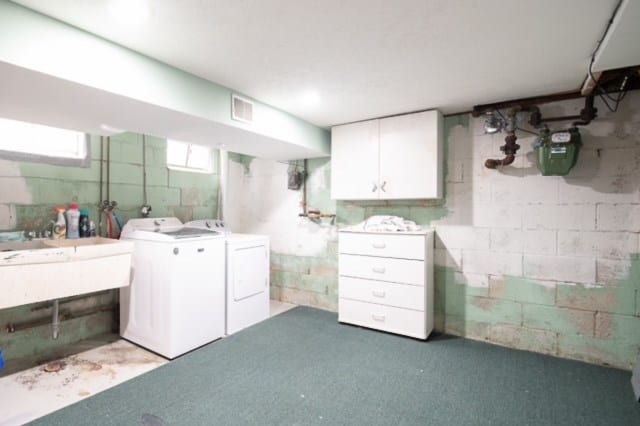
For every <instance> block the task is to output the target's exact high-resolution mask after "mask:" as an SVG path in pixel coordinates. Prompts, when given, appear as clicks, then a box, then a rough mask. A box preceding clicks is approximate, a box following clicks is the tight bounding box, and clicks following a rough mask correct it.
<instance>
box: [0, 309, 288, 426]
mask: <svg viewBox="0 0 640 426" xmlns="http://www.w3.org/2000/svg"><path fill="white" fill-rule="evenodd" d="M294 307H295V305H292V304H290V303H284V302H279V301H275V300H272V301H271V306H270V315H271V316H275V315H278V314H281V313H283V312H285V311H287V310H289V309H292V308H294ZM57 362H58V365H59V366H60V367H61V368H60V370H59V371H56V372H47V371H46V370H45V368H46V367H47V366H51V364H52V363H50V364H47V365H40V366H37V367H33V368H30V369H27V370H24V371H20V372H16V373H14V374H11V375H8V376H5V377H2V378H0V401H1V403H0V406H1V407H2V409H1V410H0V426H13V425H22V424H24V423H27V422H29V421H31V420H34V419H37V418H38V417H42V416H44V415H46V414H48V413H51V412H53V411H56V410H59V409H61V408H63V407H66V406H67V405H71V404H73V403H75V402H77V401H79V400H81V399H83V398H88V397H90V396H91V395H95V394H96V393H99V392H102V391H103V390H106V389H109V388H110V387H113V386H116V385H118V384H120V383H122V382H124V381H126V380H129V379H132V378H134V377H136V376H139V375H141V374H143V373H146V372H148V371H150V370H153V369H154V368H158V367H160V366H161V365H164V364H166V363H167V362H169V361H167V360H166V359H164V358H162V357H161V356H159V355H156V354H154V353H151V352H149V351H146V350H144V349H142V348H140V347H139V346H136V345H134V344H133V343H130V342H128V341H126V340H121V339H119V340H116V341H114V342H111V343H107V344H105V345H101V346H99V347H96V348H93V349H90V350H87V351H84V352H80V353H77V354H74V355H70V356H67V357H64V358H61V359H60V360H58V361H57Z"/></svg>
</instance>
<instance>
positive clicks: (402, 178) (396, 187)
mask: <svg viewBox="0 0 640 426" xmlns="http://www.w3.org/2000/svg"><path fill="white" fill-rule="evenodd" d="M442 163H443V119H442V114H441V113H440V112H438V111H435V110H433V111H425V112H420V113H416V114H407V115H400V116H395V117H389V118H382V119H377V120H370V121H363V122H359V123H354V124H346V125H343V126H336V127H334V128H332V129H331V197H332V198H333V199H337V200H406V199H426V198H442V195H443V194H442V180H443V178H442Z"/></svg>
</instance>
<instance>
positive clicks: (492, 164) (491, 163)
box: [484, 133, 520, 169]
mask: <svg viewBox="0 0 640 426" xmlns="http://www.w3.org/2000/svg"><path fill="white" fill-rule="evenodd" d="M517 139H518V137H517V136H516V134H515V133H508V134H507V137H505V138H504V141H505V144H504V145H502V146H501V147H500V151H502V152H504V154H505V157H504V158H503V159H502V160H499V159H492V158H490V159H488V160H487V161H485V162H484V166H485V167H486V168H488V169H496V168H498V166H508V165H509V164H511V163H513V162H514V160H515V159H516V152H517V151H518V149H520V145H518V144H517V143H516V140H517Z"/></svg>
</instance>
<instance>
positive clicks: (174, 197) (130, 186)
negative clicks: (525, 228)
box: [0, 133, 219, 362]
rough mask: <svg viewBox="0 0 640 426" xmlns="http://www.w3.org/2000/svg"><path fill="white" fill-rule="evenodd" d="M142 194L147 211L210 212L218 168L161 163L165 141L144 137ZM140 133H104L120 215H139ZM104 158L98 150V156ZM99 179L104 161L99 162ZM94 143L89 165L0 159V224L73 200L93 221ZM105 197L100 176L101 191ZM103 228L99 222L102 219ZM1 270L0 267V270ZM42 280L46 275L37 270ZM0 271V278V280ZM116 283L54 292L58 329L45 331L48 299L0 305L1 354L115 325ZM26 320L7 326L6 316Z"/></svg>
mask: <svg viewBox="0 0 640 426" xmlns="http://www.w3.org/2000/svg"><path fill="white" fill-rule="evenodd" d="M146 139H147V143H146V170H147V196H148V201H149V203H150V204H151V205H152V206H153V210H152V216H153V217H161V216H177V217H179V218H180V219H182V220H191V219H200V218H208V217H214V216H215V215H216V213H217V200H218V190H219V175H218V174H214V175H207V174H200V173H189V172H181V171H175V170H168V169H167V165H166V141H165V140H163V139H158V138H154V137H147V138H146ZM142 152H143V150H142V136H141V135H138V134H132V133H125V134H122V135H117V136H114V137H112V138H111V155H110V157H111V170H110V180H111V186H110V193H109V196H110V199H111V200H115V201H117V202H118V213H119V215H120V216H121V217H122V219H123V223H124V222H126V220H128V219H129V218H132V217H140V214H139V212H140V206H141V205H142V204H143V186H142V182H143V179H142V176H143V167H142V164H143V161H142V160H143V157H142ZM105 161H106V156H105ZM104 167H105V169H104V176H105V179H106V163H105V164H104ZM99 182H100V143H99V138H98V137H92V138H91V165H90V167H87V168H83V167H62V166H52V165H46V164H38V163H28V162H16V161H8V160H6V159H0V231H13V230H27V231H29V230H35V231H40V230H42V229H45V228H46V227H47V226H48V224H49V221H50V220H52V219H55V218H56V214H55V211H54V208H55V207H56V206H65V207H66V206H68V204H69V203H71V202H77V203H79V204H80V207H81V208H88V209H89V210H90V217H91V219H92V220H94V221H95V223H96V226H97V225H98V207H97V206H98V202H99V192H100V185H99ZM106 198H107V191H106V183H105V186H104V187H103V199H106ZM103 222H104V223H103V230H104V232H106V222H105V221H104V220H103ZM0 274H1V270H0ZM42 278H43V280H44V281H46V277H42ZM1 279H2V278H1V275H0V280H1ZM0 297H2V296H1V295H0ZM116 303H117V293H116V291H115V290H114V291H107V292H100V293H94V294H90V295H87V296H86V297H79V298H77V297H74V298H68V299H62V300H61V306H60V311H61V315H62V316H63V318H62V319H63V321H62V325H61V331H60V337H59V338H58V340H53V339H51V327H50V325H49V320H50V318H51V303H50V302H43V303H36V304H33V305H24V306H20V307H16V308H11V309H3V310H0V347H1V348H2V349H3V351H4V357H5V359H6V360H7V361H8V362H10V361H11V360H12V359H17V358H24V357H31V356H37V357H40V358H41V359H47V358H48V357H50V356H53V355H54V354H55V353H56V351H58V350H59V349H60V348H63V347H64V346H65V345H68V344H70V343H73V342H77V341H79V340H82V339H86V338H90V337H92V336H96V335H98V334H101V333H105V332H110V331H112V330H115V326H116V323H117V321H116V318H115V307H116ZM24 323H29V324H30V325H29V327H27V328H24V327H23V328H16V331H15V332H11V333H10V332H9V331H8V328H7V324H18V325H20V324H24Z"/></svg>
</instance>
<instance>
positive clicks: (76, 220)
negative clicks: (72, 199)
mask: <svg viewBox="0 0 640 426" xmlns="http://www.w3.org/2000/svg"><path fill="white" fill-rule="evenodd" d="M67 238H69V239H73V238H80V210H78V205H77V204H76V203H71V205H70V206H69V210H67Z"/></svg>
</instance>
